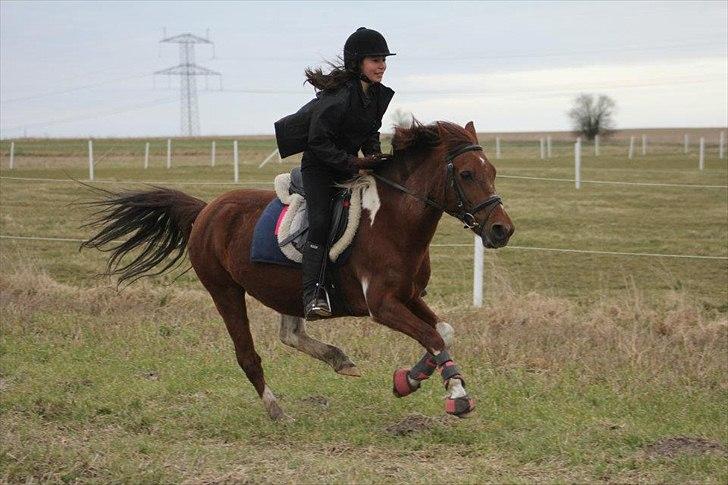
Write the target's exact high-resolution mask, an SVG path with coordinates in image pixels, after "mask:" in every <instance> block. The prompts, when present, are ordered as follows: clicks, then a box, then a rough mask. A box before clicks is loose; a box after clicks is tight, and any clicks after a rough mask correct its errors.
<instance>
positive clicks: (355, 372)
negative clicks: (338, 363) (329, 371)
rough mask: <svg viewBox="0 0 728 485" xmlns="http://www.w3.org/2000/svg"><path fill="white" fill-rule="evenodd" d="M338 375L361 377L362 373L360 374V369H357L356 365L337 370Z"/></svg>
mask: <svg viewBox="0 0 728 485" xmlns="http://www.w3.org/2000/svg"><path fill="white" fill-rule="evenodd" d="M336 373H337V374H341V375H342V376H349V377H361V372H359V369H357V368H356V366H355V365H351V366H349V367H343V368H341V369H339V370H337V371H336Z"/></svg>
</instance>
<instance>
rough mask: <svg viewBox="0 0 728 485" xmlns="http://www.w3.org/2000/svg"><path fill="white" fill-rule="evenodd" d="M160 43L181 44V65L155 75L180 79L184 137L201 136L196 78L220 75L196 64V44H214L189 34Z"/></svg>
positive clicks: (166, 39) (181, 122)
mask: <svg viewBox="0 0 728 485" xmlns="http://www.w3.org/2000/svg"><path fill="white" fill-rule="evenodd" d="M159 42H160V43H162V42H166V43H172V44H179V64H178V65H176V66H173V67H169V68H167V69H162V70H161V71H156V72H155V73H154V74H155V75H156V74H162V75H166V76H179V77H180V103H181V106H180V108H181V110H180V115H181V117H180V129H181V131H182V134H183V135H187V136H194V135H199V134H200V113H199V109H198V107H197V78H196V76H220V73H219V72H216V71H213V70H211V69H208V68H206V67H202V66H198V65H197V64H195V44H212V42H211V41H210V40H208V39H203V38H202V37H198V36H196V35H194V34H189V33H187V34H180V35H175V36H172V37H167V38H165V39H162V40H160V41H159ZM213 49H214V47H213Z"/></svg>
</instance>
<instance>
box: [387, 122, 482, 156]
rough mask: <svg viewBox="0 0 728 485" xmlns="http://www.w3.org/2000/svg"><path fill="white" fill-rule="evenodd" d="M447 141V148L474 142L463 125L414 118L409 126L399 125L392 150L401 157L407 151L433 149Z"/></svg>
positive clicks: (450, 148)
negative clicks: (429, 122) (421, 121)
mask: <svg viewBox="0 0 728 485" xmlns="http://www.w3.org/2000/svg"><path fill="white" fill-rule="evenodd" d="M443 143H446V144H447V145H446V147H445V148H446V149H447V150H448V151H449V150H453V149H454V148H456V147H458V146H460V145H463V144H465V143H472V139H471V138H470V134H469V133H468V132H467V131H466V130H465V128H463V127H462V126H458V125H456V124H455V123H450V122H449V121H436V122H434V123H431V124H429V125H424V124H422V123H420V122H419V121H417V120H416V119H414V118H412V125H411V126H410V127H409V128H406V127H403V126H397V127H395V129H394V136H393V137H392V150H393V151H394V154H395V157H396V158H399V157H400V156H401V155H403V154H405V153H407V152H422V151H429V150H432V149H434V148H436V147H438V146H440V145H441V144H443Z"/></svg>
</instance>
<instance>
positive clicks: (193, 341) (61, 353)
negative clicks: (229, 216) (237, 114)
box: [0, 139, 728, 483]
mask: <svg viewBox="0 0 728 485" xmlns="http://www.w3.org/2000/svg"><path fill="white" fill-rule="evenodd" d="M484 141H485V142H486V144H488V142H487V140H484ZM154 142H155V143H157V144H158V146H157V148H154V149H153V153H154V154H155V158H153V164H152V167H150V169H148V170H147V171H146V172H145V171H143V170H142V169H141V158H140V156H137V155H136V154H135V152H134V150H136V149H138V148H139V147H140V146H141V151H139V153H143V144H141V143H140V142H139V141H135V140H100V141H98V142H97V146H96V149H95V151H96V154H97V160H99V157H101V156H103V154H104V152H106V156H105V158H102V159H101V161H100V162H98V164H97V167H96V177H97V178H99V179H111V180H125V181H126V180H137V181H145V180H146V181H149V180H154V181H169V182H170V183H172V182H192V181H218V182H228V181H230V180H231V178H232V166H231V164H230V157H229V156H228V155H225V156H221V155H220V154H221V153H223V154H225V153H228V154H229V152H226V151H225V150H229V147H228V148H220V147H221V145H222V144H223V141H218V165H217V166H216V167H214V168H212V167H209V166H207V164H208V163H209V159H208V158H207V152H206V151H205V150H207V148H206V147H208V146H209V145H208V140H191V141H188V142H185V143H187V145H186V146H181V145H182V142H181V141H179V140H176V141H175V146H176V147H179V149H180V150H181V151H182V150H184V152H185V154H184V155H180V157H179V158H175V160H174V161H173V169H172V170H166V169H165V168H163V163H164V155H163V145H164V143H165V142H164V141H163V140H156V141H154ZM104 144H106V146H104ZM114 144H117V145H118V146H117V147H116V148H113V145H114ZM273 147H274V146H273V143H272V140H264V139H263V140H257V139H256V140H244V141H242V142H241V159H242V160H244V161H246V162H248V163H245V164H244V165H243V166H242V167H241V181H244V182H260V183H261V184H263V185H262V186H268V185H269V183H270V181H271V179H272V177H273V175H274V174H275V173H278V172H281V171H285V170H288V169H290V167H291V166H292V163H287V164H283V165H279V164H276V163H272V164H269V165H267V166H266V167H265V168H264V169H261V170H258V169H257V168H256V166H257V164H258V163H259V162H260V161H261V160H262V159H263V158H264V157H265V156H266V155H267V154H268V153H270V151H272V149H273ZM0 148H2V149H3V150H4V151H5V150H7V143H6V142H3V143H2V147H0ZM21 148H22V147H21V146H20V142H19V143H18V145H17V146H16V160H15V163H16V169H15V170H13V172H10V171H8V170H7V169H6V167H7V159H6V158H3V160H2V162H3V169H2V176H4V177H41V178H66V177H68V176H69V175H70V176H73V177H76V178H80V179H83V178H85V177H86V176H87V168H86V165H85V163H86V162H85V158H84V157H85V146H84V144H83V143H80V142H79V141H78V140H75V141H73V140H63V141H56V140H47V141H38V142H35V144H34V145H32V146H30V147H27V148H23V150H27V151H26V152H22V155H21V152H20V151H19V150H20V149H21ZM679 148H680V147H679V145H656V146H653V147H651V150H652V153H651V154H650V155H648V156H646V157H638V158H636V159H634V160H631V161H630V160H627V159H626V145H624V143H615V144H612V145H607V146H605V147H603V150H602V156H600V157H599V158H595V157H593V156H591V155H588V154H586V149H585V157H584V161H583V167H584V171H583V174H582V178H583V179H585V180H590V179H593V180H628V181H643V182H660V183H683V184H703V185H725V184H726V183H727V182H728V181H727V178H728V170H726V161H725V160H722V161H720V160H718V159H717V157H715V156H712V157H709V158H708V159H707V163H706V170H705V172H703V173H700V172H698V171H697V169H696V167H697V160H696V158H695V154H692V155H690V156H688V157H685V156H684V155H682V154H681V153H680V150H679ZM489 149H490V148H487V150H489ZM113 150H116V151H113ZM570 150H571V146H570V145H569V144H566V143H563V144H556V145H555V155H556V157H555V158H554V159H552V160H549V161H541V160H538V159H537V158H536V155H537V144H534V143H519V144H516V143H511V144H508V145H504V147H503V151H504V156H505V158H504V159H503V160H499V161H497V162H496V165H497V167H498V170H499V174H500V175H522V176H534V177H555V178H571V177H572V176H573V173H572V159H571V158H570V153H571V152H570ZM4 153H5V152H4ZM226 157H227V158H226ZM491 158H492V157H491ZM497 185H498V188H499V191H500V192H501V193H502V195H503V197H504V200H505V202H506V207H507V209H508V211H509V213H510V214H511V216H512V218H513V220H514V222H515V224H516V235H515V236H514V238H513V239H512V241H511V243H512V244H513V245H515V246H535V247H553V248H575V249H589V250H605V251H624V252H649V253H670V254H702V255H717V256H727V255H728V248H727V244H726V243H727V242H728V221H727V219H726V218H727V214H726V212H727V210H728V208H727V201H726V190H725V189H686V188H659V187H630V186H618V185H614V186H610V185H593V184H584V185H583V186H582V189H581V190H578V191H577V190H575V189H574V187H573V184H570V183H564V182H547V181H534V180H522V179H508V178H502V179H498V181H497ZM127 186H131V185H128V184H120V185H103V187H105V188H121V187H127ZM134 187H139V186H138V185H134ZM179 188H181V190H183V191H185V192H188V193H190V194H192V195H195V196H197V197H201V198H203V199H205V200H211V199H212V198H214V197H215V196H217V195H219V194H220V193H222V192H224V191H225V190H229V189H232V186H214V185H213V186H188V185H185V186H180V187H179ZM88 197H89V194H88V193H86V192H85V191H84V190H83V189H79V187H78V186H77V185H75V184H71V183H56V182H27V181H19V180H9V179H2V180H0V234H3V235H21V236H50V237H53V236H60V237H84V236H85V235H87V234H88V233H87V232H86V230H83V229H80V228H79V226H80V225H81V224H82V223H83V222H84V221H85V220H86V218H87V215H86V214H85V213H84V212H83V211H82V210H81V209H80V208H78V207H76V206H73V205H70V204H72V203H73V202H76V201H79V200H83V199H88ZM434 243H436V244H448V243H460V244H469V243H472V234H470V233H468V232H466V231H463V230H462V228H461V227H460V225H459V224H458V223H457V222H456V221H454V220H451V219H449V218H445V219H443V222H442V224H441V226H440V228H439V229H438V232H437V235H436V237H435V241H434ZM432 260H433V277H432V280H431V284H430V286H429V288H428V290H429V296H428V297H427V300H428V301H429V302H430V304H431V305H432V306H433V308H434V309H435V311H436V312H437V313H438V314H440V315H441V316H442V317H443V319H444V320H446V321H449V322H452V323H453V325H454V327H455V329H456V332H457V333H456V342H457V343H456V346H455V348H454V349H453V351H454V354H455V355H456V356H457V359H458V363H459V365H460V366H461V367H462V369H463V371H464V372H465V376H466V381H467V386H468V390H469V392H470V393H472V395H473V396H474V397H475V398H476V399H477V410H476V412H475V413H474V415H473V416H472V417H471V418H469V419H467V420H457V419H452V420H450V419H441V418H440V417H441V416H442V415H443V414H444V413H443V408H442V397H443V395H444V391H443V389H442V386H441V384H440V382H438V381H439V379H438V378H433V379H431V382H427V383H425V385H424V386H423V388H422V389H421V390H419V391H418V392H417V393H415V394H413V395H412V396H409V397H407V398H405V399H395V398H394V397H392V395H391V372H392V370H393V369H395V368H397V367H400V366H404V365H411V364H412V363H414V361H415V360H416V359H417V358H418V357H419V354H420V353H421V350H420V349H419V348H418V346H417V345H416V344H415V343H414V342H413V341H410V340H409V339H406V338H403V337H401V336H399V335H395V334H392V333H391V332H390V331H388V330H386V329H384V328H383V327H381V326H378V325H376V324H374V323H371V322H370V321H369V320H367V319H342V320H340V321H336V322H332V323H324V324H316V325H311V326H310V327H311V328H310V331H311V333H312V334H314V335H317V336H318V337H319V338H322V339H324V340H327V341H330V342H333V343H335V344H337V345H339V346H340V347H342V349H344V350H345V351H346V352H347V354H349V356H350V357H351V358H352V359H353V360H354V361H355V362H356V363H357V365H358V367H359V368H360V369H361V370H362V371H363V374H364V376H363V377H362V378H360V379H350V378H345V377H342V376H338V375H336V374H334V373H333V372H332V371H331V370H330V369H329V368H327V367H326V366H324V365H323V364H321V363H319V362H317V361H313V360H311V359H310V358H309V357H307V356H304V355H303V354H300V353H298V352H297V351H295V350H292V349H289V348H287V347H285V346H283V345H282V344H280V343H279V342H278V341H277V320H276V316H275V314H274V313H273V312H272V311H270V310H268V309H266V308H263V307H262V306H261V305H259V304H257V303H255V302H251V303H250V305H249V306H250V313H251V320H252V322H253V325H252V326H253V331H254V337H255V341H256V346H257V350H258V352H259V353H260V355H261V357H262V359H263V365H264V368H265V372H266V379H267V382H268V383H269V385H270V386H271V387H272V389H273V391H274V392H275V393H276V394H277V395H279V396H280V397H281V405H282V406H283V408H284V410H285V411H286V412H287V413H288V414H290V415H291V416H292V417H293V418H295V421H294V422H292V423H288V424H285V425H280V424H273V423H271V422H269V420H268V418H267V416H266V415H265V412H264V410H263V407H262V405H261V404H260V401H259V399H258V398H257V395H256V394H255V392H254V391H253V389H252V386H250V384H249V383H248V382H247V380H246V379H245V377H244V375H243V374H242V372H241V371H240V369H239V368H238V367H237V364H236V362H235V358H234V353H233V351H232V343H231V341H230V339H229V337H228V336H227V334H226V331H225V327H224V325H223V324H222V322H221V321H220V318H219V316H218V315H217V313H216V311H215V309H214V306H213V305H212V302H211V300H210V299H209V296H208V295H207V294H206V292H205V291H204V289H203V288H202V286H201V285H200V284H199V282H198V281H197V280H196V279H195V277H194V275H193V274H192V273H187V274H186V275H184V276H182V277H180V278H179V279H178V280H177V281H175V282H172V280H173V278H174V276H175V275H174V274H173V275H168V276H163V277H159V278H155V279H153V280H151V281H149V282H143V283H137V284H135V285H133V286H132V287H130V288H127V289H125V290H123V291H122V292H121V293H117V292H116V291H115V290H114V288H113V284H112V283H111V282H109V281H107V280H106V279H103V278H98V277H95V276H94V275H95V274H96V273H98V272H99V271H100V270H101V269H102V268H103V264H104V255H102V254H99V253H96V252H89V251H84V252H83V253H78V252H77V251H76V245H75V244H73V243H62V242H46V241H18V240H6V239H3V240H0V268H1V269H0V301H1V302H2V307H1V308H2V315H0V317H1V318H2V334H0V392H1V394H0V420H1V421H2V428H1V429H2V431H1V439H0V480H4V481H8V482H25V481H32V480H44V481H66V482H69V481H81V482H107V481H114V482H124V481H125V482H146V483H161V482H164V483H168V482H179V481H183V480H191V481H220V480H229V481H236V482H244V481H250V482H276V483H278V482H298V483H300V482H304V483H309V482H317V483H318V482H321V481H323V482H376V483H380V482H386V483H394V482H398V483H401V482H403V481H404V482H417V483H419V482H442V481H445V480H447V481H455V482H466V483H482V482H519V483H520V482H524V483H525V482H528V483H530V482H534V481H538V482H543V481H546V482H583V481H590V482H593V481H612V482H635V481H648V482H669V483H683V482H686V481H691V482H713V483H725V482H726V481H728V459H727V458H726V455H725V454H701V453H681V454H678V455H676V456H674V457H669V456H651V455H649V454H647V453H646V452H645V448H646V446H648V445H650V444H652V443H654V442H656V441H657V440H659V439H662V438H669V437H677V436H691V437H701V438H704V439H707V440H710V441H712V442H716V443H720V444H722V446H724V447H728V414H727V413H726V411H725V409H726V408H727V405H728V380H726V375H728V374H727V371H728V363H727V362H726V359H725V355H726V354H727V353H728V323H727V322H726V314H728V298H727V296H728V295H726V287H728V263H727V262H726V261H725V260H712V261H711V260H690V259H657V258H649V257H637V256H606V255H585V254H571V253H551V252H538V251H526V250H518V249H503V250H500V251H497V252H496V251H488V253H487V255H486V264H487V281H486V295H487V298H486V307H485V308H483V309H473V308H470V307H469V302H470V299H471V295H470V291H471V284H472V249H471V248H470V247H464V248H459V247H455V248H453V247H434V248H432ZM312 397H314V398H317V399H320V398H325V399H326V400H327V401H328V406H326V407H322V406H320V405H318V404H316V403H315V402H314V401H315V400H312V399H311V398H312ZM414 414H423V415H426V416H430V417H433V420H432V421H431V423H430V424H431V426H430V427H429V429H424V430H421V431H419V432H416V433H413V434H411V435H405V436H397V435H393V434H391V433H390V432H388V431H387V428H388V427H390V426H391V425H393V424H395V423H397V422H398V421H400V420H402V419H405V418H407V417H410V416H412V415H414Z"/></svg>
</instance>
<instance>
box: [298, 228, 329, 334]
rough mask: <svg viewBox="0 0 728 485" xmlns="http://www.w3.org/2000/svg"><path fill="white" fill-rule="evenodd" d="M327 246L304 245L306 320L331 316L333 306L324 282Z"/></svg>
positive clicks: (308, 243)
mask: <svg viewBox="0 0 728 485" xmlns="http://www.w3.org/2000/svg"><path fill="white" fill-rule="evenodd" d="M326 257H327V254H326V246H325V245H323V244H311V243H310V242H306V245H305V246H304V247H303V263H302V269H303V308H304V315H305V316H306V320H317V319H319V318H324V317H329V316H331V307H330V305H329V299H328V296H327V294H326V286H325V284H324V280H325V273H326V271H325V270H326V259H325V258H326Z"/></svg>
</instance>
